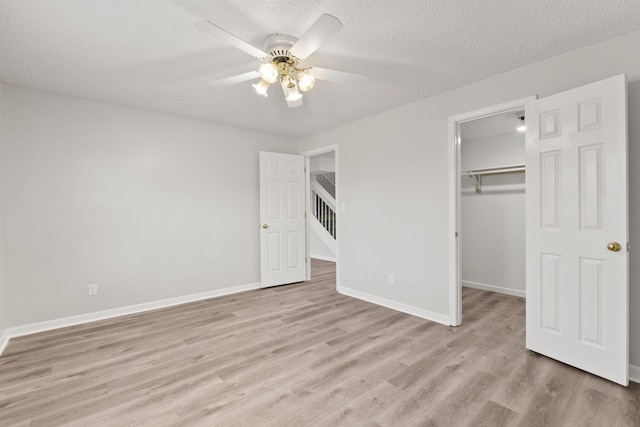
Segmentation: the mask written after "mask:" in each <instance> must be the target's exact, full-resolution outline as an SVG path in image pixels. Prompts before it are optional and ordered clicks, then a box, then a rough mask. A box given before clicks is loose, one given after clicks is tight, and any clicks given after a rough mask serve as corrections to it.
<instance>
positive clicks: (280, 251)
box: [260, 151, 307, 288]
mask: <svg viewBox="0 0 640 427" xmlns="http://www.w3.org/2000/svg"><path fill="white" fill-rule="evenodd" d="M260 224H261V225H260V227H261V231H260V271H261V279H260V280H261V286H262V287H263V288H265V287H268V286H276V285H283V284H285V283H294V282H302V281H304V280H306V278H307V264H306V247H307V245H306V223H305V172H304V157H303V156H297V155H293V154H281V153H268V152H264V151H262V152H260Z"/></svg>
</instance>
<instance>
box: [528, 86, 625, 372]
mask: <svg viewBox="0 0 640 427" xmlns="http://www.w3.org/2000/svg"><path fill="white" fill-rule="evenodd" d="M525 116H526V120H527V137H526V152H527V154H526V155H527V176H526V203H527V206H528V209H527V233H526V239H527V243H526V244H527V348H529V349H531V350H533V351H536V352H539V353H542V354H545V355H547V356H549V357H552V358H554V359H557V360H560V361H562V362H564V363H567V364H570V365H573V366H576V367H578V368H580V369H583V370H586V371H589V372H592V373H594V374H596V375H600V376H602V377H605V378H608V379H610V380H612V381H615V382H617V383H620V384H624V385H626V384H628V334H629V333H628V253H627V251H626V248H627V241H628V207H627V205H628V202H627V158H626V155H627V133H626V131H627V127H626V82H625V77H624V76H623V75H622V76H616V77H613V78H610V79H606V80H602V81H600V82H596V83H592V84H590V85H587V86H583V87H580V88H577V89H573V90H570V91H567V92H563V93H560V94H557V95H553V96H549V97H547V98H542V99H539V100H536V101H532V102H530V103H528V104H527V106H526V110H525ZM609 242H618V243H619V244H620V247H621V248H622V249H621V250H619V251H611V250H608V248H607V245H608V244H609ZM614 249H615V248H614Z"/></svg>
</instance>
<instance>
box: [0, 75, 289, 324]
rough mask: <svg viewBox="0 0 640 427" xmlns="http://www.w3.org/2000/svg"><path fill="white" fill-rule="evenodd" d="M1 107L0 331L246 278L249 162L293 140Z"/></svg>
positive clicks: (9, 98) (62, 99)
mask: <svg viewBox="0 0 640 427" xmlns="http://www.w3.org/2000/svg"><path fill="white" fill-rule="evenodd" d="M3 98H4V99H3V105H4V119H5V122H4V127H5V129H4V137H5V140H4V142H3V149H4V151H5V162H4V163H2V178H3V182H4V184H5V189H4V190H5V192H4V200H3V202H4V203H5V205H4V207H5V209H4V212H5V218H4V219H5V226H6V227H5V233H6V235H5V255H6V275H7V286H8V300H9V301H11V304H10V306H9V313H8V314H9V324H10V326H17V325H24V324H29V323H34V322H40V321H46V320H50V319H58V318H62V317H66V316H73V315H79V314H84V313H91V312H95V311H100V310H107V309H112V308H118V307H124V306H128V305H134V304H140V303H146V302H151V301H157V300H162V299H166V298H174V297H179V296H185V295H190V294H197V293H202V292H209V291H213V290H216V289H222V288H228V287H233V286H240V285H248V284H254V283H256V282H259V281H260V274H259V273H260V269H259V228H258V225H259V217H258V202H259V195H258V186H259V181H258V165H259V163H258V152H259V151H260V150H266V151H279V152H293V151H295V142H294V141H292V140H290V139H285V138H281V137H275V136H268V135H264V134H261V133H256V132H250V131H244V130H238V129H234V128H230V127H224V126H219V125H215V124H212V123H207V122H202V121H197V120H191V119H184V118H179V117H174V116H170V115H165V114H159V113H153V112H149V111H143V110H137V109H131V108H125V107H120V106H116V105H110V104H104V103H98V102H93V101H87V100H81V99H77V98H71V97H66V96H60V95H54V94H50V93H45V92H39V91H35V90H28V89H23V88H18V87H13V86H5V88H4V96H3ZM91 283H97V284H98V285H99V294H98V295H97V296H91V297H90V296H88V294H87V285H88V284H91Z"/></svg>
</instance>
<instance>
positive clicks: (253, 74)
mask: <svg viewBox="0 0 640 427" xmlns="http://www.w3.org/2000/svg"><path fill="white" fill-rule="evenodd" d="M258 77H260V73H259V72H258V71H257V70H256V71H249V72H248V73H242V74H238V75H237V76H231V77H225V78H224V79H218V80H211V81H210V82H209V84H210V85H212V86H231V85H234V84H236V83H242V82H246V81H247V80H251V79H257V78H258Z"/></svg>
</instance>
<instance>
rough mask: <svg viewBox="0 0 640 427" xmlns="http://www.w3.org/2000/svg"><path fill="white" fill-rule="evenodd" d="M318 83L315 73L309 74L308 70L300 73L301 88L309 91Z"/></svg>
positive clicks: (299, 84) (299, 82)
mask: <svg viewBox="0 0 640 427" xmlns="http://www.w3.org/2000/svg"><path fill="white" fill-rule="evenodd" d="M314 84H316V78H315V77H313V74H309V73H306V72H301V73H298V86H299V87H300V90H301V91H303V92H306V91H308V90H309V89H311V88H312V87H313V85H314Z"/></svg>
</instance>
